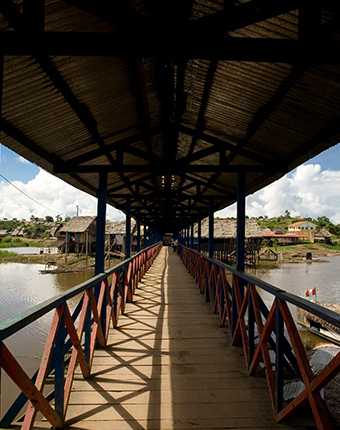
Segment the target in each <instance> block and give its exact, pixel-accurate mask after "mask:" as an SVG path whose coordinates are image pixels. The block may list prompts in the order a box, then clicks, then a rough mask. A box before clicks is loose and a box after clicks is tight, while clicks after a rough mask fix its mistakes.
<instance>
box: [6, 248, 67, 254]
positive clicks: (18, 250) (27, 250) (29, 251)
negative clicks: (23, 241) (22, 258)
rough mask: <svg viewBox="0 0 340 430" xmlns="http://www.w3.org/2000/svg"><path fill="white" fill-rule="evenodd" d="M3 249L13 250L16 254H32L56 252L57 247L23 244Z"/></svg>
mask: <svg viewBox="0 0 340 430" xmlns="http://www.w3.org/2000/svg"><path fill="white" fill-rule="evenodd" d="M2 249H3V250H5V251H9V252H15V253H16V254H23V255H28V254H29V255H32V254H57V253H58V248H55V247H50V248H38V247H36V246H23V247H20V246H19V247H17V248H2Z"/></svg>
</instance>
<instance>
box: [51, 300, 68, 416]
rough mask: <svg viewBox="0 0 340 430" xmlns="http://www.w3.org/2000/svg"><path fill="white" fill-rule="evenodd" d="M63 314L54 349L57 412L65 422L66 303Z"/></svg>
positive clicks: (55, 403)
mask: <svg viewBox="0 0 340 430" xmlns="http://www.w3.org/2000/svg"><path fill="white" fill-rule="evenodd" d="M62 307H63V313H62V317H61V322H60V327H59V331H58V335H57V339H56V343H55V347H54V363H55V368H54V391H55V397H54V405H55V411H56V412H57V414H58V415H59V416H60V418H61V420H62V422H64V419H65V416H64V415H65V414H64V385H65V383H64V381H65V376H64V375H65V365H64V354H65V351H64V340H65V334H66V333H65V331H66V330H65V303H64V304H63V305H62Z"/></svg>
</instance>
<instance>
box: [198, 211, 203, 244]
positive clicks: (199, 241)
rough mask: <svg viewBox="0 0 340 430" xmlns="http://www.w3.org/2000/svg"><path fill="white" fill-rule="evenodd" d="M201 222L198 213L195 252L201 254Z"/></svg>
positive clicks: (200, 216) (199, 213)
mask: <svg viewBox="0 0 340 430" xmlns="http://www.w3.org/2000/svg"><path fill="white" fill-rule="evenodd" d="M201 221H202V215H201V212H198V219H197V252H201V233H202V228H201Z"/></svg>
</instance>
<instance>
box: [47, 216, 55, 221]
mask: <svg viewBox="0 0 340 430" xmlns="http://www.w3.org/2000/svg"><path fill="white" fill-rule="evenodd" d="M45 220H46V222H53V221H54V219H53V217H52V216H50V215H46V217H45Z"/></svg>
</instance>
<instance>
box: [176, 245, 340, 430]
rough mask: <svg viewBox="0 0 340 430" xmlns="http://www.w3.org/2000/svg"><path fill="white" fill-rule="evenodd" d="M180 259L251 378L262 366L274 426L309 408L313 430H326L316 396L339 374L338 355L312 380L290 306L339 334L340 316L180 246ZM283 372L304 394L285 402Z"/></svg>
mask: <svg viewBox="0 0 340 430" xmlns="http://www.w3.org/2000/svg"><path fill="white" fill-rule="evenodd" d="M179 254H180V255H181V258H182V261H183V263H184V264H185V266H186V267H187V269H188V270H189V272H190V273H191V275H192V276H193V277H194V278H195V280H196V282H197V283H198V285H199V289H200V292H201V293H202V294H204V295H205V297H206V300H207V301H208V302H210V304H211V310H212V312H213V313H218V314H219V316H220V323H221V325H225V324H227V325H228V326H229V332H230V337H231V339H232V344H233V345H237V346H242V347H243V350H244V356H245V364H246V367H247V369H248V371H249V375H254V374H255V373H256V371H257V370H258V368H259V365H260V363H261V362H262V363H263V364H264V368H265V373H266V378H267V383H268V388H269V394H270V398H271V402H272V407H273V412H274V415H275V417H276V419H277V421H278V422H281V421H282V420H283V419H284V418H287V417H288V416H290V415H291V414H293V413H295V412H297V411H298V410H299V409H300V408H301V407H302V406H304V405H305V404H306V403H309V405H310V407H311V410H312V412H313V415H314V419H315V422H316V425H317V428H318V429H319V430H326V429H327V430H330V429H331V428H332V425H331V421H332V418H330V417H329V414H328V411H327V407H326V405H325V403H324V400H323V398H322V396H321V394H320V391H321V390H322V389H323V388H324V387H325V386H326V385H327V384H328V383H329V382H330V381H332V380H333V378H334V377H335V376H336V375H338V373H339V371H340V352H339V353H337V354H336V355H335V356H334V358H333V359H332V360H331V361H330V362H329V363H328V364H327V365H326V366H325V367H324V368H323V369H322V370H321V371H320V373H318V374H317V375H314V373H313V371H312V368H311V365H310V362H309V360H308V357H307V354H306V351H305V348H304V346H303V343H302V341H301V338H300V335H299V332H298V329H297V327H296V324H295V322H294V320H293V317H292V315H291V312H290V310H289V307H288V304H290V305H294V306H296V307H298V308H301V309H304V310H305V311H307V312H309V313H310V314H312V315H315V316H316V317H318V318H320V319H322V320H323V321H325V322H327V323H329V324H331V325H332V326H334V327H336V328H337V329H340V315H339V314H338V313H335V312H332V311H331V310H329V309H326V308H324V307H322V306H319V305H318V304H316V303H312V302H309V301H308V300H305V299H303V298H300V297H298V296H296V295H294V294H291V293H288V292H286V291H284V290H282V289H280V288H276V287H274V286H272V285H270V284H268V283H266V282H263V281H261V280H259V279H257V278H255V277H254V276H251V275H248V274H246V273H245V272H242V271H238V270H236V269H234V268H233V267H231V266H229V265H226V264H224V263H222V262H219V261H217V260H213V259H210V258H208V257H206V256H204V255H202V254H200V253H198V252H197V251H194V250H192V249H189V248H187V247H185V246H183V245H180V246H179ZM227 275H228V276H227ZM227 279H231V280H232V281H231V282H228V281H227ZM261 290H262V291H265V292H266V293H269V294H270V295H272V297H273V303H272V306H271V308H270V309H268V308H267V306H266V305H265V303H264V302H263V300H262V299H261V295H260V291H261ZM339 351H340V350H339ZM273 355H274V356H275V360H273ZM287 373H291V374H293V375H294V376H295V377H296V378H299V379H300V380H301V381H302V382H303V384H302V387H303V389H302V391H301V392H300V393H299V394H298V395H297V396H296V397H295V398H294V399H293V400H291V401H290V402H289V403H288V402H286V401H284V398H283V389H284V382H285V381H284V378H285V376H287Z"/></svg>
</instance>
